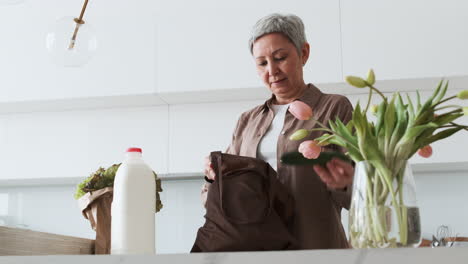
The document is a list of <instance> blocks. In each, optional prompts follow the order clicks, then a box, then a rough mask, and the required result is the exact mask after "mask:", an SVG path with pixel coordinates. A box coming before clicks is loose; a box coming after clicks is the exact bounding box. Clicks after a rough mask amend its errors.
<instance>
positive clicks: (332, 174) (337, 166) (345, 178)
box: [314, 158, 354, 190]
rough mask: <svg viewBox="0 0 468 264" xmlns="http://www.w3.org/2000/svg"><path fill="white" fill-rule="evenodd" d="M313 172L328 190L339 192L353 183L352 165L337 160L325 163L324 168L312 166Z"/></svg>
mask: <svg viewBox="0 0 468 264" xmlns="http://www.w3.org/2000/svg"><path fill="white" fill-rule="evenodd" d="M314 171H315V172H316V173H317V175H318V176H319V177H320V179H321V180H322V181H323V182H324V183H325V184H326V185H327V186H328V188H332V189H336V190H340V189H344V188H345V187H346V186H348V185H350V184H352V183H353V175H354V167H353V165H351V164H350V163H348V162H345V161H342V160H340V159H338V158H334V159H332V160H331V161H329V162H327V164H326V165H325V166H320V165H314Z"/></svg>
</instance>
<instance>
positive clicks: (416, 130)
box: [282, 70, 468, 248]
mask: <svg viewBox="0 0 468 264" xmlns="http://www.w3.org/2000/svg"><path fill="white" fill-rule="evenodd" d="M346 81H347V82H348V83H349V84H351V85H352V86H354V87H357V88H366V87H367V88H369V96H368V100H367V103H366V105H365V107H364V108H363V107H361V105H360V104H359V103H357V105H356V107H355V109H354V111H353V114H352V119H351V120H350V121H349V122H348V123H347V124H344V123H343V122H342V121H341V120H339V119H336V120H335V121H330V122H329V124H327V125H326V124H322V123H320V122H319V121H317V120H315V119H314V117H313V114H312V113H313V111H312V109H310V107H309V106H308V105H306V104H305V103H302V102H300V101H295V102H293V103H292V104H291V106H290V109H289V110H290V112H291V113H292V114H293V115H294V116H295V117H296V118H298V119H301V120H308V119H312V120H315V121H316V122H317V124H318V126H319V127H316V128H313V129H311V130H306V129H299V130H297V131H296V132H295V133H294V134H293V135H292V136H291V137H290V139H291V140H302V139H304V138H305V137H307V136H308V135H309V133H310V132H311V131H323V132H324V134H322V136H320V137H318V138H316V139H314V140H307V141H304V142H302V143H301V144H300V146H299V149H298V152H296V153H287V154H285V155H284V156H283V157H282V159H283V162H285V163H287V164H304V163H307V161H306V160H309V163H310V164H314V162H316V160H317V159H320V158H321V156H322V154H327V155H325V156H326V157H328V158H330V157H331V156H333V155H330V153H323V152H321V149H322V148H321V147H322V146H326V145H328V144H335V145H338V146H341V147H344V148H345V149H346V150H347V153H346V155H347V156H348V157H349V158H350V159H352V160H353V161H354V162H356V163H359V162H366V164H368V167H366V171H367V173H366V174H367V175H366V177H367V179H366V181H365V182H366V184H365V185H366V186H365V195H364V196H365V197H364V198H363V199H364V201H365V202H364V203H365V208H366V209H365V210H366V211H365V212H362V213H361V216H360V219H361V220H359V221H361V225H362V222H364V223H365V224H364V225H365V226H366V228H364V230H363V229H358V228H353V224H354V223H353V221H351V220H350V230H349V231H350V232H349V234H350V240H351V244H352V246H353V247H358V248H363V247H397V246H411V243H412V242H409V241H408V212H409V211H408V208H407V206H406V205H405V202H404V200H405V199H404V195H403V194H404V191H403V182H404V175H405V172H404V171H405V168H406V166H407V161H408V160H409V159H410V158H411V157H412V156H413V155H414V154H415V153H416V152H418V154H419V155H421V156H423V157H429V156H431V154H432V148H431V145H430V144H431V143H433V142H436V141H438V140H441V139H444V138H447V137H449V136H451V135H453V134H454V133H456V132H458V131H462V130H464V131H466V130H468V126H465V125H461V124H458V123H456V122H455V121H456V120H457V119H458V118H460V117H462V116H463V115H468V107H462V106H459V105H453V104H447V102H449V101H450V100H453V99H456V98H458V99H468V90H464V91H461V92H459V93H458V94H457V95H454V96H448V97H446V93H447V88H448V81H443V80H442V81H440V83H439V85H438V86H437V88H436V89H435V90H434V92H433V93H432V95H431V96H430V97H429V98H428V99H427V100H426V101H425V102H422V101H421V97H420V94H419V92H417V98H416V100H414V99H413V100H412V99H411V98H410V97H409V96H408V95H406V100H404V99H403V96H402V95H401V94H400V93H399V92H395V93H394V94H393V96H392V97H391V99H389V98H387V97H386V96H385V95H384V94H383V93H382V92H381V91H379V90H378V89H377V88H375V87H374V83H375V75H374V72H373V71H372V70H370V71H369V73H368V75H367V78H365V79H364V78H360V77H356V76H348V77H346ZM373 93H376V94H378V95H379V96H380V97H381V98H382V102H381V103H380V104H379V105H371V103H370V102H371V98H372V95H373ZM368 112H371V113H373V114H374V115H375V119H376V121H375V122H374V121H370V120H369V119H368V116H367V115H368ZM299 153H301V154H302V156H301V157H299V155H300V154H299ZM354 180H355V181H356V178H355V179H354ZM355 184H356V182H355ZM355 184H354V186H355ZM360 195H361V196H362V193H361V194H360ZM353 196H354V191H353ZM353 201H354V197H353ZM389 206H391V207H392V208H393V210H395V215H394V216H393V215H392V216H391V217H390V216H389V214H388V212H387V210H388V207H389ZM352 207H353V205H352ZM352 210H353V208H351V212H350V216H351V213H352ZM418 214H419V213H418ZM389 218H395V219H396V220H394V221H395V222H396V225H397V226H398V228H397V229H398V230H397V232H396V234H397V236H398V238H395V237H392V236H393V235H390V234H389V229H390V226H389V225H390V223H389ZM418 224H419V219H418ZM417 243H419V240H418V242H417Z"/></svg>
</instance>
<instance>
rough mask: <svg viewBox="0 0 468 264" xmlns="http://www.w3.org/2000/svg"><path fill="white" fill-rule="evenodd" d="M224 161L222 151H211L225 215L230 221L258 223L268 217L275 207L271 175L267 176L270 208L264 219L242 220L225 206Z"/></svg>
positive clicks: (267, 193)
mask: <svg viewBox="0 0 468 264" xmlns="http://www.w3.org/2000/svg"><path fill="white" fill-rule="evenodd" d="M222 162H223V154H222V153H221V151H216V152H212V153H211V164H213V166H214V168H213V170H214V171H215V172H216V176H217V180H218V191H219V196H220V197H219V201H220V207H221V208H220V209H221V212H222V214H223V215H224V217H225V218H226V219H228V220H229V221H230V222H232V223H236V224H257V223H261V222H263V221H264V220H265V218H266V217H268V215H270V213H271V211H272V208H273V197H272V196H273V195H272V184H271V179H270V177H267V184H266V185H267V186H266V188H265V190H266V195H267V199H268V209H267V210H266V213H265V215H264V216H263V217H262V219H260V220H257V221H240V220H238V219H234V218H232V217H230V216H228V215H227V214H226V212H225V208H224V206H223V201H224V199H223V177H224V176H226V175H223V172H222V169H221V167H222V166H221V165H222ZM243 170H244V171H250V170H249V169H243ZM227 175H229V174H227Z"/></svg>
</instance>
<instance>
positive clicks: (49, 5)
mask: <svg viewBox="0 0 468 264" xmlns="http://www.w3.org/2000/svg"><path fill="white" fill-rule="evenodd" d="M82 4H83V1H60V0H41V1H25V2H24V3H22V4H21V5H15V6H2V7H1V8H0V34H1V36H2V41H1V42H0V58H1V59H0V72H1V78H0V103H2V102H18V101H42V100H52V99H66V98H82V97H86V98H89V97H99V96H121V95H129V94H131V95H135V94H136V95H138V94H151V93H154V90H155V79H156V68H155V65H156V63H155V61H156V53H155V52H156V47H155V45H156V41H155V37H156V32H155V16H154V10H155V4H154V2H153V1H149V0H146V1H138V2H133V1H123V0H113V1H111V0H99V1H89V4H88V8H87V11H86V13H85V16H84V20H85V22H86V23H89V24H90V25H91V26H93V28H94V29H95V31H96V36H97V38H98V50H97V53H96V54H95V57H94V58H92V59H91V60H90V61H89V63H88V64H86V65H84V66H83V67H80V68H65V67H60V66H57V65H55V64H54V63H52V62H51V60H50V59H49V57H48V51H47V49H46V35H47V32H48V30H49V28H50V27H51V25H53V24H54V23H55V21H56V19H58V18H61V17H63V16H73V17H77V16H78V15H79V14H80V11H81V7H82ZM72 33H73V32H70V34H72ZM78 34H79V33H78ZM78 36H79V35H78Z"/></svg>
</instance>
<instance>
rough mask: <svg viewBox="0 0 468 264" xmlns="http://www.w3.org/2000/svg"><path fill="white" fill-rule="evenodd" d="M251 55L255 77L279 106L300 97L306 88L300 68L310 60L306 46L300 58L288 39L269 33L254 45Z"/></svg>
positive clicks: (278, 34)
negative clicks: (255, 68)
mask: <svg viewBox="0 0 468 264" xmlns="http://www.w3.org/2000/svg"><path fill="white" fill-rule="evenodd" d="M252 53H253V57H254V59H255V63H256V65H257V66H256V67H257V73H258V75H259V76H260V78H261V79H262V81H263V82H264V83H265V85H266V86H267V87H268V88H269V89H270V90H271V92H272V93H273V94H275V96H276V98H277V100H278V102H279V103H288V102H289V101H290V100H294V99H296V98H297V97H299V96H300V95H301V93H302V90H303V89H304V87H305V83H304V78H303V72H302V66H303V65H304V64H305V63H306V61H307V58H308V56H309V45H308V44H307V43H306V44H305V45H304V47H303V48H302V55H301V56H299V54H298V52H297V50H296V47H295V46H294V45H293V44H292V43H291V42H290V41H289V39H288V38H287V37H285V36H284V35H283V34H280V33H271V34H267V35H264V36H262V37H260V38H259V39H257V40H256V41H255V43H254V44H253V47H252Z"/></svg>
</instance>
